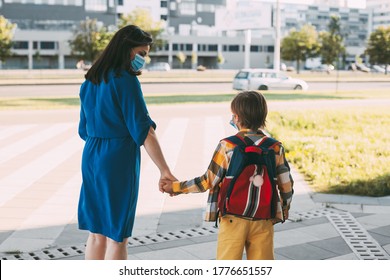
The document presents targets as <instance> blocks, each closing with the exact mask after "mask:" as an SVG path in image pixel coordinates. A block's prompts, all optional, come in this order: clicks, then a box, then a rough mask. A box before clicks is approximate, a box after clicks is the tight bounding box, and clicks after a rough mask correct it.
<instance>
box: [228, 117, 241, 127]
mask: <svg viewBox="0 0 390 280" xmlns="http://www.w3.org/2000/svg"><path fill="white" fill-rule="evenodd" d="M233 119H234V115H233V116H232V119H231V120H230V122H229V124H230V125H231V126H232V127H234V128H235V129H237V130H239V129H238V126H237V125H236V124H235V122H234V120H233Z"/></svg>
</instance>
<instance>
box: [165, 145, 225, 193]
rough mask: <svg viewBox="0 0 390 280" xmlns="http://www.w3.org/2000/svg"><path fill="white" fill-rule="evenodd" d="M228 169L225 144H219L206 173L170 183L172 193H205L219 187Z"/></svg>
mask: <svg viewBox="0 0 390 280" xmlns="http://www.w3.org/2000/svg"><path fill="white" fill-rule="evenodd" d="M227 167H228V158H227V153H226V146H225V142H220V143H219V144H218V146H217V148H216V149H215V152H214V155H213V158H212V159H211V162H210V165H209V167H208V168H207V171H206V173H204V174H203V175H202V176H200V177H195V178H193V179H191V180H187V181H182V182H179V181H175V182H173V183H172V189H173V193H175V194H179V193H199V192H205V191H206V190H208V189H212V188H214V187H215V186H217V185H219V183H220V182H221V181H222V179H223V178H224V177H225V174H226V170H227Z"/></svg>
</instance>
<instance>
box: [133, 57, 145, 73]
mask: <svg viewBox="0 0 390 280" xmlns="http://www.w3.org/2000/svg"><path fill="white" fill-rule="evenodd" d="M144 66H145V58H143V57H142V56H141V55H139V54H138V53H136V54H135V56H134V59H133V60H132V61H131V68H133V70H134V71H135V72H138V71H140V70H141V69H142V68H144Z"/></svg>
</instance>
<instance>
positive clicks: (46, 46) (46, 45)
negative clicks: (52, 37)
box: [41, 42, 57, 50]
mask: <svg viewBox="0 0 390 280" xmlns="http://www.w3.org/2000/svg"><path fill="white" fill-rule="evenodd" d="M56 45H57V44H56V42H41V50H55V49H56Z"/></svg>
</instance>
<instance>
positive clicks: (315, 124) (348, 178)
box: [268, 106, 390, 197]
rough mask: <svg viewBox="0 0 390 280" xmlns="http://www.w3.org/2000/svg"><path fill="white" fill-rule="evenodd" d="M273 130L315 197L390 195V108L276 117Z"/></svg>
mask: <svg viewBox="0 0 390 280" xmlns="http://www.w3.org/2000/svg"><path fill="white" fill-rule="evenodd" d="M268 128H269V130H270V131H271V132H272V134H273V135H274V136H275V137H276V138H278V139H282V141H283V143H284V145H285V147H286V157H287V158H288V160H289V161H290V162H292V163H293V164H294V166H296V167H297V168H298V170H299V171H300V172H301V173H302V174H303V175H304V176H305V180H306V181H308V182H309V183H310V185H311V186H312V188H313V190H314V191H317V192H324V193H335V194H354V195H364V196H374V197H377V196H386V195H390V129H389V128H390V110H388V108H387V107H385V106H377V107H370V108H364V109H362V108H358V109H357V108H349V109H346V108H343V109H338V110H336V109H333V110H329V109H327V110H325V109H323V110H305V111H295V110H289V111H283V112H272V113H270V116H269V119H268Z"/></svg>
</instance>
